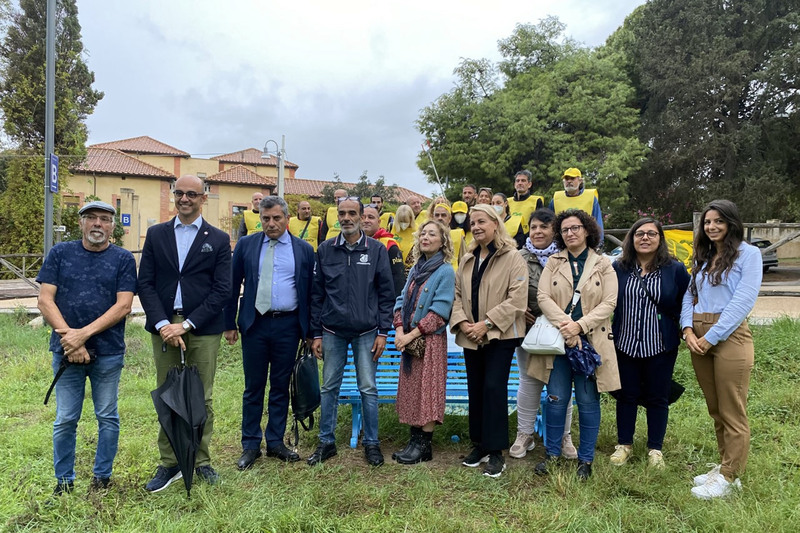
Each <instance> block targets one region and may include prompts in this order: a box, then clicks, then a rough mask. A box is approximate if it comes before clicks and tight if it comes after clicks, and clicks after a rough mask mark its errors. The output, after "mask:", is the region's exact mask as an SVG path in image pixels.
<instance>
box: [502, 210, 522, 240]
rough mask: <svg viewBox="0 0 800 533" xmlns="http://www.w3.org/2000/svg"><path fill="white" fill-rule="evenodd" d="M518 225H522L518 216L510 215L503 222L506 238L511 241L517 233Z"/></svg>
mask: <svg viewBox="0 0 800 533" xmlns="http://www.w3.org/2000/svg"><path fill="white" fill-rule="evenodd" d="M520 224H522V217H521V216H519V215H511V218H509V219H508V220H506V221H505V222H503V225H504V226H505V227H506V231H507V232H508V236H509V237H511V238H512V239H513V238H514V236H515V235H516V234H517V232H518V231H519V226H520Z"/></svg>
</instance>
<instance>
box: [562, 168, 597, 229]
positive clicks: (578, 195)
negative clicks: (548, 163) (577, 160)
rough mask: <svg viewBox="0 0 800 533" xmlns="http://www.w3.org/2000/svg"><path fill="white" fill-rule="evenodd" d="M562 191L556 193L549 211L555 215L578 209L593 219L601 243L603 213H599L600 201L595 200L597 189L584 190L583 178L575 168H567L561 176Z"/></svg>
mask: <svg viewBox="0 0 800 533" xmlns="http://www.w3.org/2000/svg"><path fill="white" fill-rule="evenodd" d="M561 181H562V182H563V183H564V190H563V191H557V192H556V193H555V194H554V195H553V199H552V200H551V201H550V209H552V210H553V211H554V212H555V213H556V215H557V214H559V213H560V212H562V211H566V210H567V209H580V210H581V211H584V212H586V213H589V214H590V215H592V217H594V220H595V222H597V225H598V226H600V242H603V234H604V233H605V231H604V229H603V212H602V211H600V201H599V200H598V198H597V189H584V187H583V176H582V175H581V171H580V170H578V169H577V168H568V169H567V170H565V171H564V175H563V176H561Z"/></svg>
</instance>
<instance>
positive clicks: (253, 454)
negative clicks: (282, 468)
mask: <svg viewBox="0 0 800 533" xmlns="http://www.w3.org/2000/svg"><path fill="white" fill-rule="evenodd" d="M259 457H261V450H244V451H243V452H242V456H241V457H239V460H238V461H236V468H238V469H239V470H247V469H248V468H250V467H251V466H253V463H255V462H256V459H258V458H259Z"/></svg>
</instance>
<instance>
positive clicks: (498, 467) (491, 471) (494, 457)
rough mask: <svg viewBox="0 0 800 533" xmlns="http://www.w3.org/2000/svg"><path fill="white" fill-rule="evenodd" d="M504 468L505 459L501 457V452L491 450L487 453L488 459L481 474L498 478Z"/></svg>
mask: <svg viewBox="0 0 800 533" xmlns="http://www.w3.org/2000/svg"><path fill="white" fill-rule="evenodd" d="M505 469H506V460H505V459H503V452H492V453H490V454H489V461H488V462H487V463H486V465H485V466H484V467H483V475H484V476H489V477H493V478H498V477H500V474H502V473H503V471H504V470H505Z"/></svg>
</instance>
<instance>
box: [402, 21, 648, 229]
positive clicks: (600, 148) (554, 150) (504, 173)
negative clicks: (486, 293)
mask: <svg viewBox="0 0 800 533" xmlns="http://www.w3.org/2000/svg"><path fill="white" fill-rule="evenodd" d="M562 32H563V25H561V24H560V23H558V20H557V19H554V18H550V19H546V20H545V21H543V22H542V23H540V24H539V25H538V26H531V25H525V26H519V25H518V26H517V28H516V30H515V32H514V34H513V35H512V36H511V37H510V38H509V39H506V40H501V41H500V51H501V53H502V54H503V55H504V60H502V61H501V62H500V64H499V67H497V68H495V67H494V66H493V65H491V64H488V63H487V62H486V60H481V61H472V60H463V61H462V62H461V64H460V65H459V67H458V68H457V69H456V71H455V74H456V75H457V76H458V78H459V81H458V82H457V84H456V86H455V87H454V88H453V90H451V91H450V92H449V93H446V94H444V95H442V96H440V97H439V98H438V99H437V100H436V101H435V102H434V103H433V104H431V105H430V106H428V107H426V108H425V109H423V110H422V112H421V114H420V117H419V119H418V120H417V127H418V128H419V131H420V132H421V133H422V134H423V135H425V136H426V137H427V138H428V139H429V140H430V142H431V151H432V155H433V157H434V160H435V162H436V166H437V169H438V170H439V173H440V175H441V176H447V177H449V183H450V185H449V189H448V195H450V194H452V193H454V192H455V191H456V190H458V189H460V186H461V185H463V184H464V183H474V184H477V185H478V186H488V187H492V188H493V189H494V190H497V191H504V192H506V193H509V192H512V190H513V175H514V173H516V172H517V171H518V170H521V169H524V168H527V169H528V170H530V171H531V172H532V173H533V175H534V191H536V192H538V193H539V194H543V195H548V194H552V192H553V191H555V190H557V189H558V188H560V187H561V182H560V180H559V179H558V178H559V177H560V176H561V173H562V172H563V171H564V170H565V169H566V168H568V167H574V166H577V167H579V168H581V170H582V171H583V173H584V176H585V178H586V182H587V186H593V187H596V188H597V189H598V190H599V193H600V199H601V203H602V205H603V209H604V212H607V213H609V214H611V215H616V216H621V215H622V214H623V211H624V207H625V206H626V205H627V199H628V197H627V179H628V176H629V175H631V174H632V173H633V172H635V171H636V170H638V168H639V167H640V165H641V164H642V160H643V159H644V157H645V154H646V149H645V146H644V145H643V144H642V143H641V142H640V141H639V140H638V138H637V136H636V134H637V128H638V116H639V113H638V109H637V108H636V107H635V105H634V103H635V101H634V97H635V92H634V90H633V88H632V86H631V84H630V80H629V79H628V76H627V74H626V72H625V70H624V69H623V68H622V67H621V66H620V65H619V63H618V62H617V61H615V60H614V59H613V58H610V57H607V56H602V55H600V54H598V53H595V52H592V51H590V50H587V49H582V48H578V47H577V46H576V45H575V44H574V42H573V41H571V40H569V39H561V34H562ZM525 54H531V55H530V56H528V55H525ZM498 72H502V74H503V75H504V76H505V82H504V83H502V80H501V79H500V78H499V74H498ZM418 166H419V168H420V169H421V170H422V171H423V172H425V174H426V175H427V176H428V180H429V181H431V182H433V181H434V180H433V177H432V176H433V172H432V170H431V169H430V163H429V161H428V157H427V154H424V153H421V154H420V157H419V160H418ZM455 196H457V195H455Z"/></svg>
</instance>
